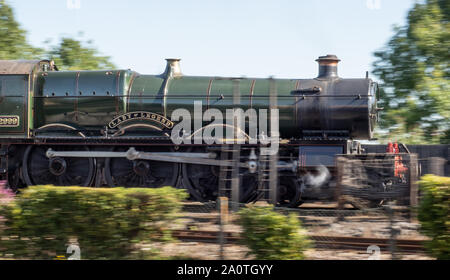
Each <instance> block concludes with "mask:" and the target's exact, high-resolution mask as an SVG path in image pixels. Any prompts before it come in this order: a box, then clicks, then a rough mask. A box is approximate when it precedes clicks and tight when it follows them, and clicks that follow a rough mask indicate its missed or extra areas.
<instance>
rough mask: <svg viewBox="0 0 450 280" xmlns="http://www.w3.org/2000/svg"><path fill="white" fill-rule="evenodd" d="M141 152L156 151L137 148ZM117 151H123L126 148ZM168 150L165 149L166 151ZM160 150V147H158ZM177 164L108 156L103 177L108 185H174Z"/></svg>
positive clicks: (157, 186)
mask: <svg viewBox="0 0 450 280" xmlns="http://www.w3.org/2000/svg"><path fill="white" fill-rule="evenodd" d="M138 150H139V151H142V152H151V151H153V152H156V150H154V149H153V150H152V149H150V148H139V149H138ZM118 151H122V152H125V151H127V148H120V149H118ZM168 151H169V150H167V152H168ZM158 152H161V149H158ZM178 170H179V164H177V163H171V162H162V161H150V160H134V161H131V160H128V159H126V158H108V159H106V161H105V178H106V182H107V183H108V185H109V186H110V187H112V188H114V187H126V188H159V187H167V186H170V187H175V186H176V183H177V180H178Z"/></svg>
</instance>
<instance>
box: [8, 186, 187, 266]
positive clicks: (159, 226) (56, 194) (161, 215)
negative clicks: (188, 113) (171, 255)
mask: <svg viewBox="0 0 450 280" xmlns="http://www.w3.org/2000/svg"><path fill="white" fill-rule="evenodd" d="M186 197H187V195H186V193H185V192H184V191H183V190H177V189H173V188H169V187H166V188H160V189H124V188H113V189H96V188H82V187H53V186H37V187H30V188H28V189H26V190H24V192H23V193H21V194H20V195H19V196H16V197H13V196H12V195H11V194H8V193H6V191H5V190H3V191H2V194H0V237H1V240H0V257H2V258H14V259H39V260H42V259H44V260H45V259H55V258H56V257H57V256H66V255H67V254H66V250H67V248H68V246H70V245H73V244H75V245H77V246H79V248H80V251H81V259H96V260H101V259H107V260H111V259H112V260H116V259H141V258H152V257H156V256H157V255H156V254H157V252H150V253H151V254H153V255H150V256H142V255H141V254H142V252H141V251H139V250H138V249H137V246H138V245H139V244H141V243H151V242H156V241H157V242H164V241H168V240H170V238H171V232H170V229H169V228H170V225H172V224H173V223H174V221H175V220H176V218H177V217H178V213H179V211H180V209H181V201H182V200H183V199H185V198H186Z"/></svg>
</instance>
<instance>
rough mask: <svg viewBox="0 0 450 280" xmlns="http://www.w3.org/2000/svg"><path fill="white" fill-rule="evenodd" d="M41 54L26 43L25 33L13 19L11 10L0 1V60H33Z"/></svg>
mask: <svg viewBox="0 0 450 280" xmlns="http://www.w3.org/2000/svg"><path fill="white" fill-rule="evenodd" d="M41 53H42V50H41V49H38V48H33V47H32V46H31V45H29V44H28V43H27V40H26V32H25V30H23V29H22V28H20V25H19V23H18V22H17V21H16V19H15V18H14V12H13V10H12V8H11V7H10V6H9V5H8V4H7V3H5V1H4V0H0V59H4V60H7V59H11V60H13V59H34V58H37V57H38V56H39V55H40V54H41Z"/></svg>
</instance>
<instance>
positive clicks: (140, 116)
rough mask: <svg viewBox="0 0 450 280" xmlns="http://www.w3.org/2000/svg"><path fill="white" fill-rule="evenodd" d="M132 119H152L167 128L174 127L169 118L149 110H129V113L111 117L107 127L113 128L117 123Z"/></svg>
mask: <svg viewBox="0 0 450 280" xmlns="http://www.w3.org/2000/svg"><path fill="white" fill-rule="evenodd" d="M133 120H149V121H154V122H157V123H159V124H161V125H162V126H164V127H166V128H168V129H172V128H173V127H174V123H173V122H172V121H171V120H169V119H167V118H166V117H164V116H161V115H159V114H155V113H151V112H131V113H127V114H123V115H120V116H118V117H117V118H115V119H113V120H112V121H111V122H110V123H109V125H108V127H109V128H111V129H113V128H116V127H118V126H119V125H121V124H122V123H124V122H128V121H133Z"/></svg>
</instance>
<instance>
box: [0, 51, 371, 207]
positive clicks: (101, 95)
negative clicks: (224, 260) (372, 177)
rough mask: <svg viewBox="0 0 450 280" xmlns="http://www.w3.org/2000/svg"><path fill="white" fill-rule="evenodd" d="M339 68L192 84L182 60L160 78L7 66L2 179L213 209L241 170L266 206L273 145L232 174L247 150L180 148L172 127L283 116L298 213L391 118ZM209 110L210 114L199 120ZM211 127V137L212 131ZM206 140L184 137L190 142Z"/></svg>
mask: <svg viewBox="0 0 450 280" xmlns="http://www.w3.org/2000/svg"><path fill="white" fill-rule="evenodd" d="M339 61H340V60H339V59H338V58H337V57H336V56H334V55H327V56H323V57H319V59H318V60H317V62H318V63H319V75H318V76H317V77H316V78H314V79H253V78H224V77H197V76H186V75H183V73H182V72H181V68H180V60H178V59H168V60H167V67H166V69H165V71H164V72H163V73H162V74H160V75H141V74H139V73H137V72H134V71H131V70H99V71H58V70H57V67H56V66H55V65H54V63H53V62H51V61H45V60H44V61H0V144H1V149H0V173H1V175H0V176H2V177H3V178H4V179H7V180H8V182H9V185H10V187H11V188H13V189H18V188H21V187H25V186H29V185H42V184H53V185H58V186H71V185H80V186H103V185H108V186H109V187H118V186H121V187H161V186H174V187H182V188H187V189H188V191H189V193H190V194H191V196H192V197H193V198H194V199H196V200H200V201H208V200H214V199H215V198H217V196H218V195H219V193H220V189H221V188H223V189H227V186H229V184H230V183H229V182H225V183H224V182H222V181H227V177H226V176H225V178H223V175H224V174H226V172H227V171H226V170H230V168H232V167H234V168H235V171H236V170H237V171H236V172H237V174H239V175H240V176H241V180H240V185H241V187H240V190H239V193H240V195H239V201H241V202H249V201H252V200H255V199H258V198H261V197H262V196H261V195H260V194H259V193H260V192H262V190H261V188H260V187H259V185H260V182H261V178H262V177H264V172H265V170H266V168H265V167H264V161H265V160H264V158H265V157H264V156H263V155H262V154H261V153H260V149H261V147H262V146H263V145H261V144H260V143H259V142H258V143H250V142H249V141H248V139H246V142H245V141H244V143H240V145H239V155H238V162H239V163H238V164H237V165H236V164H233V163H230V157H232V156H231V155H232V154H233V152H234V151H235V148H233V146H230V147H229V145H226V144H225V143H224V144H217V143H215V144H206V143H204V142H202V143H195V144H174V142H173V141H172V139H171V135H172V130H173V129H174V127H176V126H177V124H178V120H176V121H175V120H173V119H172V115H173V113H174V112H175V111H176V110H178V109H185V110H186V111H187V112H192V116H193V118H192V122H195V121H199V120H198V116H199V115H200V116H202V113H204V112H206V111H207V110H209V109H216V110H218V111H219V112H223V113H224V114H225V113H226V111H227V109H233V108H234V109H236V108H241V109H242V110H243V111H247V110H249V109H255V110H256V111H257V112H258V111H259V110H261V109H262V110H264V109H273V108H276V109H278V112H279V124H278V126H279V138H280V146H279V149H278V154H277V160H276V161H277V162H276V163H275V165H274V166H275V167H276V168H277V171H278V173H279V176H278V182H277V193H276V197H277V198H276V200H277V201H278V203H280V204H282V205H288V206H296V205H298V204H299V203H301V201H303V200H305V199H308V198H317V197H320V198H327V197H328V198H329V197H331V196H332V193H333V191H332V190H333V180H332V179H330V178H332V176H333V170H334V165H335V163H334V157H335V156H336V155H338V154H351V153H360V152H361V148H360V145H359V143H358V142H356V141H355V140H370V139H372V138H373V132H374V128H375V126H376V122H377V118H378V110H379V109H378V108H377V92H378V86H377V84H376V83H375V82H374V81H372V80H371V79H369V78H368V77H367V76H366V77H365V78H361V79H344V78H340V77H339V76H338V67H337V66H338V63H339ZM274 100H275V101H274ZM199 102H201V103H200V104H201V107H200V108H201V112H200V114H198V113H194V112H193V111H194V107H195V104H199ZM216 112H217V111H216ZM200 122H201V127H202V128H205V127H208V125H209V124H210V123H211V122H210V121H205V120H203V119H201V120H200ZM247 126H248V121H247ZM193 127H195V126H193ZM224 129H226V127H225V125H224ZM244 129H248V127H245V128H244ZM202 130H203V129H200V131H202ZM195 133H198V131H195V130H191V131H183V135H184V136H183V137H185V136H189V135H191V136H192V135H194V134H195ZM260 136H261V135H258V136H257V138H258V137H260ZM227 147H229V148H227ZM318 167H320V168H318ZM324 167H325V169H326V170H324ZM224 169H226V170H225V171H224ZM324 172H326V173H327V176H324V175H323V173H324ZM319 173H320V174H319ZM328 173H329V174H328ZM311 176H316V177H317V178H319V177H320V176H322V177H323V178H324V180H322V181H321V182H320V184H313V185H315V186H313V187H311V188H308V180H306V179H305V178H310V177H311ZM316 177H315V178H316ZM325 177H326V178H325ZM262 180H264V179H262ZM221 184H222V186H221Z"/></svg>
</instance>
